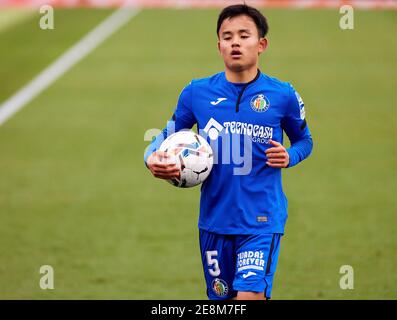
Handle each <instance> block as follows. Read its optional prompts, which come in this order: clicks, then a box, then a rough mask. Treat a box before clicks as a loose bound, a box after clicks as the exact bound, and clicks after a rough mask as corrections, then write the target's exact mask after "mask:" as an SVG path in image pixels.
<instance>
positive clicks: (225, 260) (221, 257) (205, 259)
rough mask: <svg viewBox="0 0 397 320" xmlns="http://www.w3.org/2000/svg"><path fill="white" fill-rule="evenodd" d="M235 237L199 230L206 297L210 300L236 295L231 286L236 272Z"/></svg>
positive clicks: (229, 297)
mask: <svg viewBox="0 0 397 320" xmlns="http://www.w3.org/2000/svg"><path fill="white" fill-rule="evenodd" d="M234 238H235V236H228V235H219V234H215V233H211V232H207V231H205V230H200V251H201V260H202V263H203V271H204V277H205V281H206V284H207V296H208V298H209V299H211V300H225V299H231V298H233V297H235V296H236V295H237V292H236V291H234V290H233V288H232V284H233V280H234V275H235V271H236V254H235V251H234V249H235V248H234V247H235V246H234Z"/></svg>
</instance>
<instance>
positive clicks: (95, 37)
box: [0, 7, 139, 125]
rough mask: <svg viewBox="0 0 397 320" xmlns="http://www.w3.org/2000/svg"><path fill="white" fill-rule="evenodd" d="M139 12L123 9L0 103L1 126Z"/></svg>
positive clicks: (134, 9)
mask: <svg viewBox="0 0 397 320" xmlns="http://www.w3.org/2000/svg"><path fill="white" fill-rule="evenodd" d="M138 12H139V9H137V8H123V7H122V8H120V9H118V10H117V11H115V12H113V13H112V14H111V15H110V16H109V17H108V18H106V19H105V20H104V21H103V22H101V23H100V24H99V25H98V26H97V27H96V28H95V29H93V30H92V31H91V32H89V33H88V34H87V35H86V36H84V37H83V38H82V39H81V40H80V41H79V42H78V43H77V44H75V45H74V46H73V47H72V48H70V49H69V50H68V51H66V52H65V53H64V54H63V55H62V56H61V57H59V58H58V60H56V61H55V62H54V63H53V64H51V65H50V66H49V67H47V68H46V69H45V70H44V71H42V72H41V73H40V74H39V75H38V76H37V77H36V78H34V79H33V80H32V81H31V82H30V83H28V84H27V85H26V86H25V87H23V88H22V89H21V90H19V91H18V92H17V93H16V94H15V95H13V96H12V97H11V98H9V99H8V100H7V101H5V102H4V103H3V104H2V105H0V125H2V124H3V123H4V122H6V121H7V120H8V119H9V118H10V117H12V116H13V115H14V114H15V113H16V112H17V111H18V110H20V109H22V108H23V107H24V106H25V105H26V104H27V103H28V102H30V101H31V100H33V99H34V98H35V97H36V96H37V95H39V94H40V93H41V92H42V91H44V90H45V89H46V88H47V87H48V86H50V85H51V84H52V83H53V82H54V81H56V80H57V79H58V78H59V77H61V76H62V75H63V74H64V73H65V72H67V71H68V70H69V69H70V68H72V67H73V66H74V65H75V64H76V63H78V62H79V61H80V60H82V59H83V58H84V57H85V56H86V55H88V54H89V53H90V52H91V51H92V50H94V49H95V48H96V47H98V46H99V45H100V44H101V43H102V42H103V41H105V40H106V39H107V38H108V37H110V36H111V35H112V34H113V33H114V32H115V31H117V30H118V29H119V28H121V27H122V26H123V25H125V24H126V23H127V22H128V21H129V20H130V19H131V18H132V17H134V16H135V15H136V14H137V13H138Z"/></svg>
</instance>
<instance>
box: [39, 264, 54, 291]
mask: <svg viewBox="0 0 397 320" xmlns="http://www.w3.org/2000/svg"><path fill="white" fill-rule="evenodd" d="M39 272H40V274H42V276H41V277H40V281H39V286H40V288H41V289H42V290H48V289H50V290H53V289H54V288H55V287H54V268H53V267H52V266H50V265H42V266H41V267H40V270H39Z"/></svg>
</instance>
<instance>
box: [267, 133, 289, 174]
mask: <svg viewBox="0 0 397 320" xmlns="http://www.w3.org/2000/svg"><path fill="white" fill-rule="evenodd" d="M269 143H270V144H271V145H272V146H273V147H271V148H269V149H267V150H266V151H265V153H266V157H267V159H268V161H266V164H267V165H268V166H269V167H272V168H286V167H288V164H289V154H288V152H287V149H285V148H284V146H283V145H282V144H281V143H279V142H277V141H274V140H271V139H270V140H269Z"/></svg>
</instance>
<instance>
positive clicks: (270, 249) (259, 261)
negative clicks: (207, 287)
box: [233, 233, 281, 298]
mask: <svg viewBox="0 0 397 320" xmlns="http://www.w3.org/2000/svg"><path fill="white" fill-rule="evenodd" d="M280 239H281V234H277V233H276V234H261V235H247V236H239V237H238V238H237V240H236V253H237V261H236V274H235V279H234V281H233V288H234V290H237V291H239V292H241V294H240V296H243V295H244V294H243V293H244V292H247V293H250V292H251V293H253V294H255V293H261V294H263V295H264V296H265V297H266V298H270V295H271V290H272V287H273V278H274V273H275V271H276V267H277V261H278V253H279V248H280ZM252 296H253V295H252Z"/></svg>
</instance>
